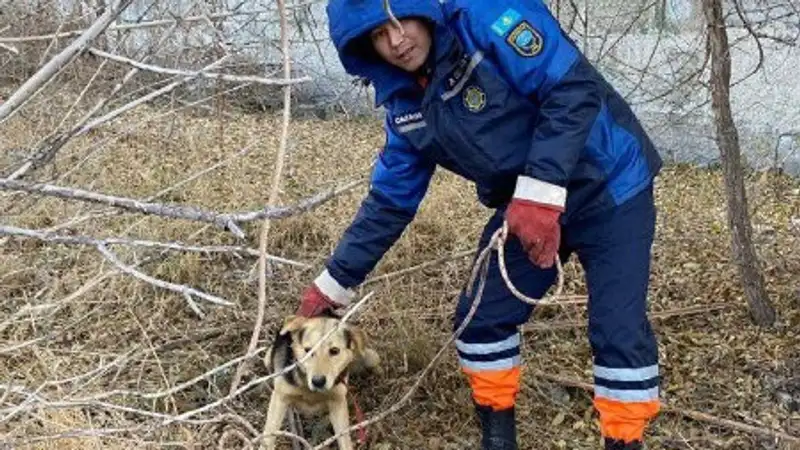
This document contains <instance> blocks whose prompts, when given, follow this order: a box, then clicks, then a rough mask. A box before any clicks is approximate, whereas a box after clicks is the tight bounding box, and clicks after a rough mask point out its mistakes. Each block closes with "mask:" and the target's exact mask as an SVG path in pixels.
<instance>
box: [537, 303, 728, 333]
mask: <svg viewBox="0 0 800 450" xmlns="http://www.w3.org/2000/svg"><path fill="white" fill-rule="evenodd" d="M731 307H732V305H731V304H729V303H717V304H711V305H698V306H689V307H687V308H676V309H670V310H667V311H660V312H657V313H652V314H650V315H649V316H650V319H666V318H669V317H675V316H687V315H691V314H705V313H707V312H711V311H720V310H723V309H729V308H731ZM585 326H586V321H562V322H551V323H532V324H528V325H526V326H525V330H524V332H531V331H555V330H570V329H574V328H583V327H585Z"/></svg>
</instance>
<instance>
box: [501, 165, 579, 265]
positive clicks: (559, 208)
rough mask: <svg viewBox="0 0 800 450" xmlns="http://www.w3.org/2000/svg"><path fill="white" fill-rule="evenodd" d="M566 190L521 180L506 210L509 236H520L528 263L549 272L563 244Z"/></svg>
mask: <svg viewBox="0 0 800 450" xmlns="http://www.w3.org/2000/svg"><path fill="white" fill-rule="evenodd" d="M565 201H566V191H565V190H564V188H562V187H560V186H556V185H552V184H549V183H544V182H542V181H539V180H536V179H534V178H528V177H520V178H519V180H518V181H517V189H516V191H515V192H514V198H513V199H512V200H511V203H510V204H509V206H508V209H507V210H506V222H507V223H508V231H509V233H511V234H513V235H515V236H517V238H519V240H520V242H521V243H522V248H523V249H525V252H526V253H527V254H528V259H530V260H531V262H533V263H534V264H536V265H537V266H539V267H541V268H544V269H547V268H550V267H552V266H553V264H555V261H556V258H557V257H558V248H559V245H560V243H561V224H560V223H559V222H558V218H559V216H560V215H561V213H562V212H564V203H565Z"/></svg>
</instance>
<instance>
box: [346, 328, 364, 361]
mask: <svg viewBox="0 0 800 450" xmlns="http://www.w3.org/2000/svg"><path fill="white" fill-rule="evenodd" d="M344 336H345V339H346V341H347V348H349V349H351V350H353V352H354V353H355V354H356V355H363V354H364V348H365V347H366V336H365V335H364V332H363V331H361V329H360V328H359V327H357V326H355V325H348V326H347V327H346V328H345V329H344Z"/></svg>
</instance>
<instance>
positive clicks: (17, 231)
mask: <svg viewBox="0 0 800 450" xmlns="http://www.w3.org/2000/svg"><path fill="white" fill-rule="evenodd" d="M2 235H6V236H21V237H26V238H30V239H38V240H41V241H46V242H55V243H58V244H78V245H91V246H98V245H104V246H107V245H127V246H131V247H147V248H160V249H166V250H175V251H182V252H193V253H233V254H234V255H237V256H238V255H240V254H245V255H249V256H256V257H257V256H258V255H259V253H258V251H257V250H255V249H251V248H248V247H240V246H234V245H214V246H196V245H186V244H182V243H179V242H157V241H147V240H138V239H123V238H113V237H112V238H104V239H97V238H93V237H91V236H80V235H78V236H68V235H62V234H56V233H50V232H47V231H41V230H29V229H25V228H18V227H14V226H7V225H0V236H2ZM266 257H267V259H269V260H270V261H273V262H277V263H282V264H288V265H292V266H298V267H303V268H306V269H307V268H310V267H311V266H310V265H309V264H306V263H302V262H298V261H293V260H291V259H286V258H281V257H279V256H273V255H267V256H266Z"/></svg>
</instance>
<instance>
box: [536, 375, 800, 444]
mask: <svg viewBox="0 0 800 450" xmlns="http://www.w3.org/2000/svg"><path fill="white" fill-rule="evenodd" d="M528 370H529V371H530V373H531V375H532V376H534V377H538V378H541V379H544V380H548V381H552V382H554V383H558V384H560V385H562V386H569V387H574V388H579V389H583V390H585V391H589V392H594V387H593V386H592V385H591V384H589V383H586V382H583V381H579V380H575V379H572V378H568V377H563V376H560V375H553V374H549V373H546V372H541V371H539V370H536V369H532V368H528ZM661 408H662V411H664V412H666V413H669V414H675V415H679V416H684V417H688V418H690V419H694V420H697V421H699V422H705V423H710V424H712V425H716V426H719V427H722V428H729V429H732V430H737V431H742V432H745V433H750V434H757V435H759V436H766V437H770V438H780V439H785V440H787V441H789V442H796V443H800V437H797V436H792V435H790V434H787V433H785V432H783V431H780V430H771V429H768V428H764V427H755V426H752V425H747V424H745V423H741V422H737V421H735V420H730V419H723V418H720V417H716V416H713V415H711V414H707V413H703V412H700V411H692V410H689V409H683V408H680V407H677V406H671V405H668V404H667V403H666V402H663V401H662V402H661Z"/></svg>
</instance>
